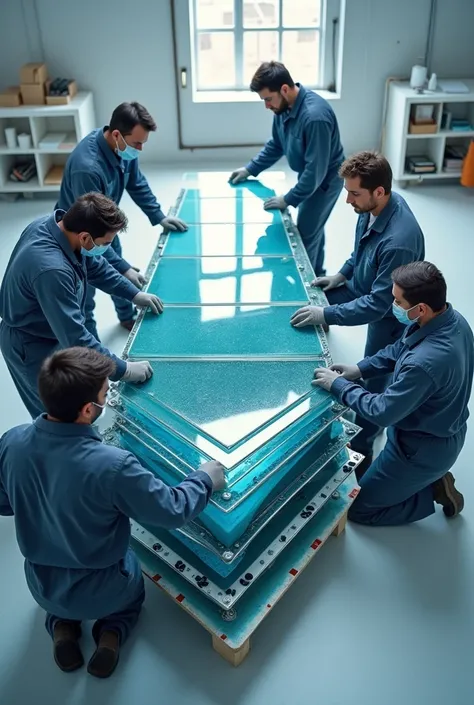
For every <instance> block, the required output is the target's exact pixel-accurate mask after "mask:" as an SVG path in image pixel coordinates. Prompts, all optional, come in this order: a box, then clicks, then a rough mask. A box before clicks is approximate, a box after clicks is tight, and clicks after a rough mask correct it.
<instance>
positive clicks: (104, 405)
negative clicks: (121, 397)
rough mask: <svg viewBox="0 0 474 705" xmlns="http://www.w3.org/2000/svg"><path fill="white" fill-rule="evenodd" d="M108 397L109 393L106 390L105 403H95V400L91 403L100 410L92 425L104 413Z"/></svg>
mask: <svg viewBox="0 0 474 705" xmlns="http://www.w3.org/2000/svg"><path fill="white" fill-rule="evenodd" d="M108 399H109V393H108V392H107V394H106V395H105V404H97V402H95V401H93V402H92V404H93V405H94V406H96V407H97V408H98V409H100V410H101V411H100V414H99V415H98V417H97V418H96V419H94V420H93V422H92V425H94V424H96V423H98V421H99V419H101V418H102V417H103V416H104V415H105V409H106V406H107V401H108Z"/></svg>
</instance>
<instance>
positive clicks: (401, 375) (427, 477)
mask: <svg viewBox="0 0 474 705" xmlns="http://www.w3.org/2000/svg"><path fill="white" fill-rule="evenodd" d="M392 279H393V299H394V301H393V304H392V306H393V314H394V316H395V318H396V319H397V320H398V321H399V322H400V323H401V324H402V325H403V326H405V333H404V335H403V336H402V338H401V339H399V340H397V342H395V343H393V344H392V345H388V346H387V347H386V348H384V350H381V351H380V352H379V353H377V354H376V355H372V356H371V357H366V358H365V359H364V360H362V361H361V362H359V363H357V365H343V364H336V365H332V367H331V368H329V369H322V368H318V369H317V370H315V382H314V384H317V385H319V386H320V387H323V388H324V389H327V390H328V391H330V392H331V393H332V394H334V395H335V396H336V397H337V398H338V399H339V401H341V402H342V403H343V404H345V405H346V406H349V407H350V408H351V409H354V411H356V412H357V414H359V415H360V416H361V417H363V418H365V419H367V420H369V421H373V422H374V423H377V424H379V425H380V426H386V427H388V428H387V443H386V444H385V447H384V449H383V450H382V452H381V453H380V455H378V456H377V458H376V459H375V460H374V461H373V463H372V464H371V466H370V467H369V468H368V470H367V472H366V473H365V474H364V475H363V476H362V478H361V479H360V481H359V484H360V488H361V489H360V494H359V496H358V497H357V499H356V501H355V502H354V504H353V506H352V507H351V509H350V510H349V518H351V519H352V520H353V521H356V522H359V523H361V524H380V525H381V524H385V525H395V524H405V523H407V522H412V521H418V520H419V519H423V518H424V517H427V516H429V515H430V514H432V513H433V512H434V503H435V502H436V503H438V504H441V505H442V507H443V510H444V513H445V514H446V516H448V517H453V516H456V514H459V512H461V511H462V509H463V506H464V498H463V496H462V494H461V493H460V492H459V491H458V490H457V489H456V487H455V484H454V477H453V475H452V474H451V472H450V469H451V468H452V467H453V465H454V463H455V462H456V459H457V457H458V455H459V453H460V452H461V449H462V447H463V445H464V440H465V437H466V428H467V426H466V421H467V419H468V417H469V411H468V403H469V397H470V395H471V387H472V376H473V368H474V338H473V335H472V331H471V329H470V327H469V324H468V323H467V321H466V320H465V319H464V318H463V317H462V316H461V314H459V313H458V312H457V311H455V310H454V309H453V308H452V306H451V305H450V304H449V303H447V302H446V282H445V280H444V277H443V275H442V274H441V272H440V271H439V269H438V268H437V267H435V266H434V265H433V264H430V262H412V263H411V264H407V265H404V266H402V267H399V268H398V269H396V270H395V271H394V272H393V274H392ZM387 373H393V380H392V382H391V384H390V386H389V387H387V389H386V390H385V391H384V392H382V393H381V394H371V393H370V392H369V391H367V389H365V388H364V387H362V386H361V385H360V384H357V383H356V381H355V380H359V379H361V378H362V379H364V380H366V379H371V378H372V377H376V376H378V375H384V374H387Z"/></svg>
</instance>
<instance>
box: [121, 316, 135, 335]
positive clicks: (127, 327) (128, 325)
mask: <svg viewBox="0 0 474 705" xmlns="http://www.w3.org/2000/svg"><path fill="white" fill-rule="evenodd" d="M120 325H121V326H122V328H125V330H128V332H129V333H130V331H131V330H132V328H133V326H134V325H135V320H134V319H132V320H131V321H120Z"/></svg>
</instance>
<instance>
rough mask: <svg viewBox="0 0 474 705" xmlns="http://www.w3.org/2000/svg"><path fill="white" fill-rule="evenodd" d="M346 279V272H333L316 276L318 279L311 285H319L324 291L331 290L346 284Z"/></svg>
mask: <svg viewBox="0 0 474 705" xmlns="http://www.w3.org/2000/svg"><path fill="white" fill-rule="evenodd" d="M345 281H346V278H345V276H344V274H341V272H338V273H337V274H332V275H331V276H325V277H316V279H314V280H313V281H312V282H311V286H317V287H318V288H320V289H322V290H323V291H329V290H330V289H335V288H336V287H338V286H340V285H341V284H344V282H345Z"/></svg>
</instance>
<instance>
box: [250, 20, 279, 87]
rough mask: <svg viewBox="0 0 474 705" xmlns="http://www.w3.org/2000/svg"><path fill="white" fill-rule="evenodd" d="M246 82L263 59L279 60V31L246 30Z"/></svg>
mask: <svg viewBox="0 0 474 705" xmlns="http://www.w3.org/2000/svg"><path fill="white" fill-rule="evenodd" d="M243 60H244V83H245V84H246V85H248V84H250V81H251V80H252V76H253V75H254V73H255V71H256V70H257V68H258V67H259V66H260V64H261V63H262V62H263V61H271V60H278V32H268V31H267V32H244V56H243Z"/></svg>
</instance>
